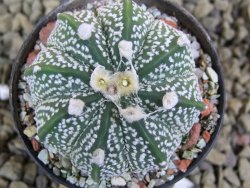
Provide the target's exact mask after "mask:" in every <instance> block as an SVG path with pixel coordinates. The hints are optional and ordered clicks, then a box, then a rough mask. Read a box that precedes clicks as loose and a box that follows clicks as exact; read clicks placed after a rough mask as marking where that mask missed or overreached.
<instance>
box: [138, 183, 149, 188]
mask: <svg viewBox="0 0 250 188" xmlns="http://www.w3.org/2000/svg"><path fill="white" fill-rule="evenodd" d="M138 185H139V186H140V188H147V186H146V185H145V183H144V182H143V181H140V182H139V183H138Z"/></svg>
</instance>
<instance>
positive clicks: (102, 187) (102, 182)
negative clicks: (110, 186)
mask: <svg viewBox="0 0 250 188" xmlns="http://www.w3.org/2000/svg"><path fill="white" fill-rule="evenodd" d="M106 187H107V183H106V181H104V180H103V181H101V183H100V184H99V188H106Z"/></svg>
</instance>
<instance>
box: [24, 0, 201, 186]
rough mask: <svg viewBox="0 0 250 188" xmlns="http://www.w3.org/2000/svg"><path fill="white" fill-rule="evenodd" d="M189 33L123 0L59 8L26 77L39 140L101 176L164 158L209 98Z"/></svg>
mask: <svg viewBox="0 0 250 188" xmlns="http://www.w3.org/2000/svg"><path fill="white" fill-rule="evenodd" d="M194 69H195V62H194V59H193V58H192V56H191V50H190V49H189V40H188V38H187V36H186V35H185V34H184V33H182V32H181V31H179V30H177V29H175V28H173V27H171V26H168V25H167V24H166V23H164V21H162V20H158V19H155V18H154V17H153V16H152V15H151V14H150V13H149V12H147V11H146V10H145V9H143V8H142V7H140V6H139V5H137V4H136V3H134V2H132V1H131V0H123V1H119V2H116V3H112V4H108V5H106V6H102V7H99V8H98V9H96V10H95V11H90V10H77V11H73V12H64V13H60V14H58V16H57V21H56V26H55V28H54V30H53V31H52V34H51V35H50V36H49V38H48V42H47V46H46V47H43V48H42V51H41V52H40V53H39V55H38V57H37V58H36V60H35V62H34V63H33V64H32V65H31V66H29V67H28V68H27V69H26V70H25V72H24V77H25V80H26V81H27V83H28V85H29V87H30V92H31V96H32V100H33V103H34V109H35V119H36V124H37V129H38V137H39V141H40V142H42V143H43V144H44V146H45V147H46V148H48V150H49V151H51V152H53V153H58V154H60V155H62V156H64V157H66V158H69V159H70V160H71V162H72V164H73V165H74V166H75V167H76V168H78V169H79V170H81V171H83V172H85V173H87V175H88V176H90V177H92V178H93V179H94V180H95V181H96V182H98V181H99V180H102V179H108V178H110V177H113V176H119V175H122V174H123V173H129V172H133V173H145V172H147V171H150V170H154V169H161V168H167V165H168V163H169V160H170V157H171V156H172V154H173V153H174V152H175V150H176V148H177V147H178V146H179V145H180V142H181V139H182V137H183V135H185V134H187V132H188V131H189V130H190V129H191V127H192V125H193V124H194V123H195V122H197V121H198V117H199V114H200V111H201V110H202V109H203V108H204V105H203V103H202V97H201V92H200V90H199V86H198V81H197V78H196V76H195V74H194Z"/></svg>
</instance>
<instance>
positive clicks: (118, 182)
mask: <svg viewBox="0 0 250 188" xmlns="http://www.w3.org/2000/svg"><path fill="white" fill-rule="evenodd" d="M111 185H113V186H121V187H123V186H125V185H126V181H125V179H123V178H122V177H112V178H111Z"/></svg>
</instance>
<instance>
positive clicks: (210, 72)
mask: <svg viewBox="0 0 250 188" xmlns="http://www.w3.org/2000/svg"><path fill="white" fill-rule="evenodd" d="M206 71H207V74H208V76H209V78H210V79H211V80H212V81H213V82H214V83H218V82H219V77H218V74H217V73H216V72H215V71H214V69H212V68H211V67H208V68H207V70H206Z"/></svg>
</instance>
